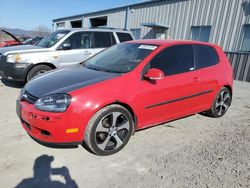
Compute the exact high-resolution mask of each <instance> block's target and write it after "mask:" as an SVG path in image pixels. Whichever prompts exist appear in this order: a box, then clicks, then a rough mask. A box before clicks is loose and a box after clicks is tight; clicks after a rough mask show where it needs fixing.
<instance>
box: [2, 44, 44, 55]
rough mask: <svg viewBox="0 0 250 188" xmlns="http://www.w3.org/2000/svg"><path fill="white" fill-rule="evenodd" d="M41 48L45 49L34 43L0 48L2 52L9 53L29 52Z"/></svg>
mask: <svg viewBox="0 0 250 188" xmlns="http://www.w3.org/2000/svg"><path fill="white" fill-rule="evenodd" d="M41 49H43V50H44V49H45V48H42V47H39V46H33V45H18V46H10V47H4V48H1V49H0V54H3V55H7V54H8V53H27V52H38V50H39V51H40V50H41Z"/></svg>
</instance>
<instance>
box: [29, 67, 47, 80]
mask: <svg viewBox="0 0 250 188" xmlns="http://www.w3.org/2000/svg"><path fill="white" fill-rule="evenodd" d="M50 70H52V68H51V67H50V66H48V65H36V66H35V67H33V68H31V70H30V71H29V72H28V74H27V78H26V81H27V82H28V81H30V80H31V79H32V78H34V77H35V76H38V75H39V74H42V73H45V72H47V71H50Z"/></svg>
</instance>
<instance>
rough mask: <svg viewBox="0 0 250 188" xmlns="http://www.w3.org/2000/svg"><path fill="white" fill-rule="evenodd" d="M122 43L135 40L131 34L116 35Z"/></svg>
mask: <svg viewBox="0 0 250 188" xmlns="http://www.w3.org/2000/svg"><path fill="white" fill-rule="evenodd" d="M116 34H117V36H118V38H119V40H120V42H126V41H129V40H133V38H132V37H131V35H130V34H129V33H116Z"/></svg>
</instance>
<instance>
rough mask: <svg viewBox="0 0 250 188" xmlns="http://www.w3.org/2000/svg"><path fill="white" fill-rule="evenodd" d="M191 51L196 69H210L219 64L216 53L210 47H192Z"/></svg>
mask: <svg viewBox="0 0 250 188" xmlns="http://www.w3.org/2000/svg"><path fill="white" fill-rule="evenodd" d="M193 49H194V58H195V62H196V66H197V68H204V67H210V66H213V65H216V64H217V63H218V62H219V58H218V55H217V52H216V51H215V50H214V49H213V48H212V47H210V46H205V45H194V48H193Z"/></svg>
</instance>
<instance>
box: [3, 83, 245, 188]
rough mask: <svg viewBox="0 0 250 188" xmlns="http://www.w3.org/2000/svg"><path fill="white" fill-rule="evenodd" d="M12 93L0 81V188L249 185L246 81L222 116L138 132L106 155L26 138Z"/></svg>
mask: <svg viewBox="0 0 250 188" xmlns="http://www.w3.org/2000/svg"><path fill="white" fill-rule="evenodd" d="M6 85H7V86H6ZM16 87H17V88H16ZM18 87H21V86H19V85H17V84H11V83H8V82H7V83H6V82H5V83H0V112H1V113H0V128H1V132H0V141H1V146H0V151H1V152H0V174H1V176H0V187H3V188H8V187H25V188H26V187H46V188H47V187H81V188H82V187H87V188H88V187H90V188H93V187H103V188H104V187H126V188H128V187H157V188H158V187H171V188H172V187H199V188H200V187H201V188H202V187H204V188H210V187H215V188H217V187H225V188H230V187H250V99H249V96H250V83H245V82H239V81H236V82H235V86H234V99H233V103H232V106H231V108H230V109H229V111H228V113H227V114H226V115H225V116H224V117H222V118H219V119H214V118H208V117H205V116H202V115H194V116H190V117H187V118H183V119H180V120H176V121H173V122H169V123H166V124H163V125H159V126H156V127H153V128H149V129H146V130H143V131H138V132H136V134H135V136H134V137H132V138H131V140H130V142H129V143H128V145H127V146H126V147H125V148H124V149H123V150H122V151H121V152H119V153H117V154H115V155H112V156H107V157H99V156H95V155H93V154H91V153H89V152H87V151H86V150H85V149H84V148H83V147H81V146H79V147H78V148H73V149H51V148H46V147H43V146H41V145H39V144H37V143H36V142H34V141H33V140H32V139H30V138H29V137H28V136H27V134H26V133H25V131H24V130H23V129H22V128H21V126H20V123H19V120H18V118H17V117H16V114H15V100H16V98H17V96H18V93H19V90H20V89H19V88H18Z"/></svg>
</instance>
